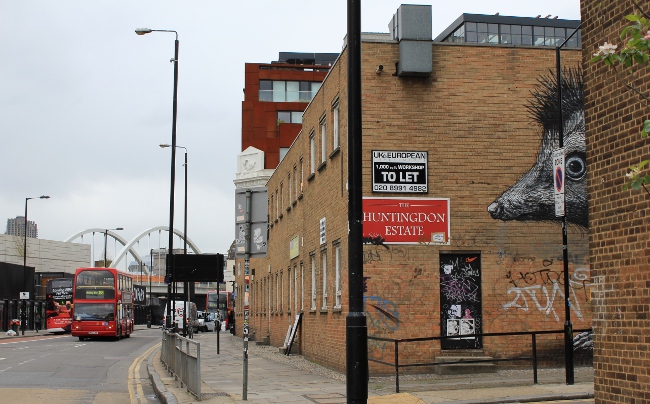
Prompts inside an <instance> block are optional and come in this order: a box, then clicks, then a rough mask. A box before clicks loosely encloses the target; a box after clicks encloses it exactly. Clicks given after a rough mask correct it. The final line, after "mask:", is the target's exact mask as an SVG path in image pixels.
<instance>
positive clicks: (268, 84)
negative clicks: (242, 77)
mask: <svg viewBox="0 0 650 404" xmlns="http://www.w3.org/2000/svg"><path fill="white" fill-rule="evenodd" d="M320 86H321V83H320V82H312V81H284V80H260V92H259V100H260V101H270V102H309V101H311V100H312V99H313V98H314V96H315V95H316V93H317V92H318V89H319V88H320Z"/></svg>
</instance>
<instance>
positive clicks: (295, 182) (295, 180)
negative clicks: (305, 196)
mask: <svg viewBox="0 0 650 404" xmlns="http://www.w3.org/2000/svg"><path fill="white" fill-rule="evenodd" d="M293 189H295V190H296V191H295V192H296V198H295V199H298V195H300V191H298V167H297V166H296V165H295V164H294V166H293Z"/></svg>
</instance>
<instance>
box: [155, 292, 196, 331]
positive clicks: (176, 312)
mask: <svg viewBox="0 0 650 404" xmlns="http://www.w3.org/2000/svg"><path fill="white" fill-rule="evenodd" d="M185 305H187V311H188V313H189V315H188V316H187V320H186V317H185V315H184V310H185V308H184V307H185ZM163 313H165V315H166V314H167V305H165V311H164V312H163ZM183 321H188V323H187V326H188V327H190V326H191V327H192V331H193V332H198V330H199V321H198V319H197V310H196V303H194V302H184V301H179V300H176V301H175V302H174V309H173V310H172V322H173V323H175V324H176V326H177V327H178V330H179V331H180V330H182V329H183Z"/></svg>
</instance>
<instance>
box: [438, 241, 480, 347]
mask: <svg viewBox="0 0 650 404" xmlns="http://www.w3.org/2000/svg"><path fill="white" fill-rule="evenodd" d="M482 319H483V314H482V309H481V254H480V253H444V254H443V253H441V254H440V323H441V324H440V335H442V336H450V337H452V336H457V337H455V338H446V339H443V340H441V341H440V344H441V347H442V349H480V348H482V346H483V342H482V339H481V337H478V336H476V335H475V334H480V333H481V322H482Z"/></svg>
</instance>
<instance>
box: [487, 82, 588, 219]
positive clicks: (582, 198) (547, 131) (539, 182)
mask: <svg viewBox="0 0 650 404" xmlns="http://www.w3.org/2000/svg"><path fill="white" fill-rule="evenodd" d="M538 82H539V84H538V85H537V87H536V88H535V90H533V91H532V96H533V98H532V99H531V100H530V101H529V104H528V105H527V107H526V108H527V110H528V112H529V114H530V116H531V118H532V119H533V120H534V121H536V122H538V123H539V124H540V126H541V127H542V142H541V145H540V148H539V154H538V155H537V161H536V162H535V164H534V165H533V166H532V167H531V168H530V170H528V172H526V173H525V174H524V175H523V176H522V177H521V178H520V179H519V180H518V181H517V183H515V184H514V185H513V186H511V187H510V188H509V189H508V190H506V191H505V192H504V193H503V194H502V195H501V196H500V197H498V198H497V199H496V200H495V201H494V202H492V203H491V204H490V206H488V208H487V210H488V212H489V213H490V215H491V216H492V218H493V219H497V220H503V221H507V220H519V221H561V220H562V219H561V218H560V217H556V216H555V196H554V195H555V194H554V190H553V161H552V159H551V154H552V152H553V150H554V149H556V148H558V145H559V137H558V129H559V128H558V124H557V122H558V108H557V78H556V76H555V74H553V73H552V72H551V74H550V75H548V76H542V77H541V78H540V79H538ZM583 94H584V93H583V85H582V74H581V71H580V70H578V69H564V70H563V72H562V114H563V121H564V128H563V129H564V147H565V162H566V163H565V173H566V179H565V198H566V202H565V206H566V213H567V222H569V223H573V224H575V225H578V226H580V227H583V228H587V226H588V223H587V215H588V207H587V178H586V173H587V166H586V155H585V119H584V101H583V100H584V96H583Z"/></svg>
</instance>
